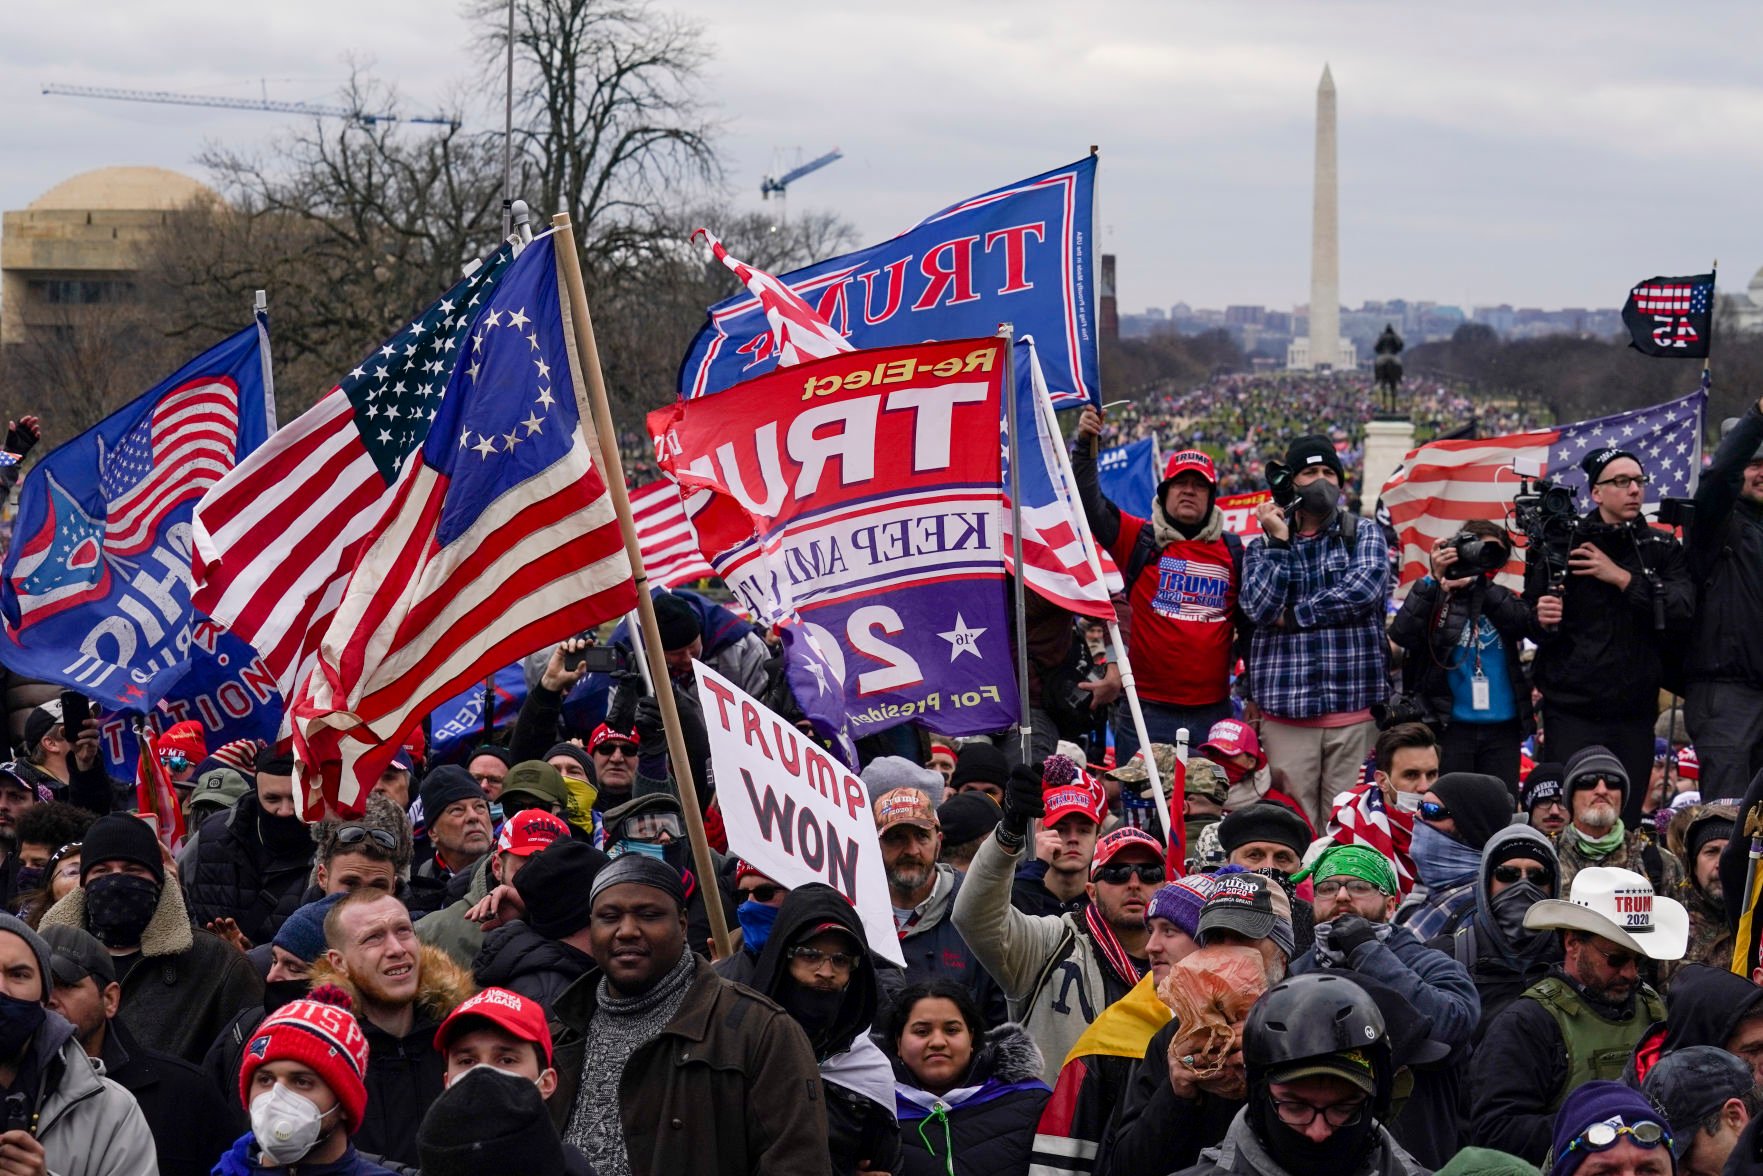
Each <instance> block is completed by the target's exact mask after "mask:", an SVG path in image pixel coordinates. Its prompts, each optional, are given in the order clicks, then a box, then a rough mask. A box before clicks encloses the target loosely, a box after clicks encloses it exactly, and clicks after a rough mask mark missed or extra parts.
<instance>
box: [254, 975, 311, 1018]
mask: <svg viewBox="0 0 1763 1176" xmlns="http://www.w3.org/2000/svg"><path fill="white" fill-rule="evenodd" d="M309 987H311V981H308V980H269V981H266V982H265V983H264V985H263V1011H264V1012H265V1013H273V1012H275V1011H276V1010H277V1009H279V1008H281V1007H282V1006H283V1005H286V1004H291V1003H293V1002H294V1001H297V1000H299V999H301V998H302V997H304V996H305V995H306V990H307V989H308V988H309Z"/></svg>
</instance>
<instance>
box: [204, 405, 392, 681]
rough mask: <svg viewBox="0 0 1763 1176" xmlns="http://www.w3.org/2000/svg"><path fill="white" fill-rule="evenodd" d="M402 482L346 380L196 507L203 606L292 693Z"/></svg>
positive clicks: (279, 431)
mask: <svg viewBox="0 0 1763 1176" xmlns="http://www.w3.org/2000/svg"><path fill="white" fill-rule="evenodd" d="M391 497H392V487H391V486H388V485H387V484H386V481H385V479H384V478H383V477H381V475H380V472H379V467H378V466H376V465H375V464H374V460H373V457H372V456H371V455H370V454H369V453H368V451H367V447H366V445H365V444H363V443H362V440H361V434H360V432H359V430H358V429H357V427H356V424H355V414H354V409H353V407H352V405H351V404H350V402H349V398H348V396H347V395H346V394H344V392H343V391H342V389H340V388H338V389H333V390H332V391H331V393H330V394H329V395H328V396H326V397H325V398H324V399H323V400H320V401H319V402H318V403H317V404H316V405H314V406H313V407H312V409H310V410H309V411H308V412H306V413H304V414H303V415H301V416H300V417H299V418H298V419H297V420H295V421H293V422H291V423H289V424H288V425H287V426H285V427H283V428H281V429H279V430H277V431H276V432H275V434H274V435H272V436H271V437H270V438H269V440H268V441H267V442H265V443H264V445H263V446H262V447H261V448H259V449H258V450H257V451H256V452H255V453H253V454H252V455H251V456H250V457H248V458H246V459H245V461H243V462H241V463H240V464H239V466H238V468H236V469H234V470H233V472H232V473H231V474H229V475H227V476H226V477H225V478H223V479H221V480H220V481H219V482H218V483H216V484H215V485H214V486H213V487H212V488H211V489H210V490H209V492H208V494H207V496H206V497H204V498H203V499H202V501H201V502H200V503H198V504H197V506H196V516H195V530H196V590H195V594H194V597H193V599H194V603H195V605H196V607H197V608H199V609H201V610H202V611H203V612H205V613H207V614H208V615H209V616H211V617H213V618H214V619H215V620H217V621H219V622H221V623H222V624H224V625H225V626H226V627H227V628H228V629H230V630H232V632H233V633H234V634H236V635H237V636H238V637H239V638H241V639H242V640H244V641H246V642H248V643H249V644H250V645H252V646H253V647H254V648H255V649H256V650H257V652H258V653H259V655H261V656H262V658H263V664H264V665H265V666H267V667H269V669H270V672H271V673H273V674H274V675H275V678H276V685H277V687H278V688H279V689H280V690H281V692H282V697H283V698H292V697H293V696H294V692H295V689H296V687H297V685H298V684H299V682H300V680H301V679H302V678H303V677H304V676H305V675H306V674H307V673H308V672H309V671H310V670H311V668H312V665H313V660H314V658H315V656H316V653H317V648H318V641H319V638H320V637H321V636H322V635H323V634H324V632H325V629H326V627H327V626H328V625H329V623H330V620H331V617H332V616H333V614H334V613H335V612H336V607H337V604H338V602H339V601H340V600H341V599H342V594H343V587H344V585H345V584H346V583H347V581H348V578H349V572H350V569H352V568H353V567H354V566H355V561H356V559H357V557H358V556H359V555H360V554H361V551H362V549H363V548H364V547H365V546H366V544H367V541H368V540H369V538H370V537H371V531H372V529H373V524H374V522H375V521H376V520H377V519H378V518H379V517H380V514H381V512H382V510H383V508H384V504H385V503H386V502H388V501H390V499H391Z"/></svg>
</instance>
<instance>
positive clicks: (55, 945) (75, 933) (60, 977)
mask: <svg viewBox="0 0 1763 1176" xmlns="http://www.w3.org/2000/svg"><path fill="white" fill-rule="evenodd" d="M39 934H40V935H42V937H43V942H45V943H47V944H48V945H49V971H50V972H51V973H52V974H53V975H54V977H55V983H57V984H78V983H79V982H80V981H81V980H84V979H85V978H86V977H87V976H90V977H92V979H94V980H96V981H97V982H98V987H100V988H103V987H104V986H105V985H106V984H114V983H115V982H116V963H115V961H113V960H112V959H111V958H110V953H109V952H108V951H106V950H105V948H104V945H103V944H102V943H99V942H98V940H97V939H95V938H94V937H93V936H92V934H91V933H90V932H88V931H84V930H81V929H80V928H78V927H69V926H60V925H53V926H48V927H44V928H43V929H42V930H41V931H40V932H39Z"/></svg>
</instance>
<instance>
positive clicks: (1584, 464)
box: [1579, 446, 1641, 486]
mask: <svg viewBox="0 0 1763 1176" xmlns="http://www.w3.org/2000/svg"><path fill="white" fill-rule="evenodd" d="M1625 457H1626V458H1628V459H1629V460H1630V461H1632V462H1634V464H1636V465H1640V464H1641V459H1640V458H1638V457H1636V456H1635V455H1634V454H1632V453H1630V452H1629V451H1628V450H1626V449H1617V448H1616V447H1615V446H1610V447H1608V448H1605V449H1594V450H1592V451H1591V452H1590V453H1588V454H1586V455H1585V456H1584V457H1582V458H1580V459H1579V468H1580V469H1582V470H1584V471H1585V476H1586V479H1587V480H1588V481H1589V482H1591V484H1592V485H1594V486H1596V485H1597V484H1598V476H1599V475H1600V474H1602V473H1603V472H1604V467H1605V466H1607V465H1609V464H1610V463H1611V462H1613V461H1618V460H1620V459H1622V458H1625Z"/></svg>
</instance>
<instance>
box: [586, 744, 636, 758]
mask: <svg viewBox="0 0 1763 1176" xmlns="http://www.w3.org/2000/svg"><path fill="white" fill-rule="evenodd" d="M594 754H595V755H605V756H613V755H622V756H624V757H625V758H626V759H636V758H637V745H636V744H634V743H618V742H615V741H613V740H611V739H608V740H607V741H606V742H604V743H602V744H600V745H599V746H598V747H596V748H594Z"/></svg>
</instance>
